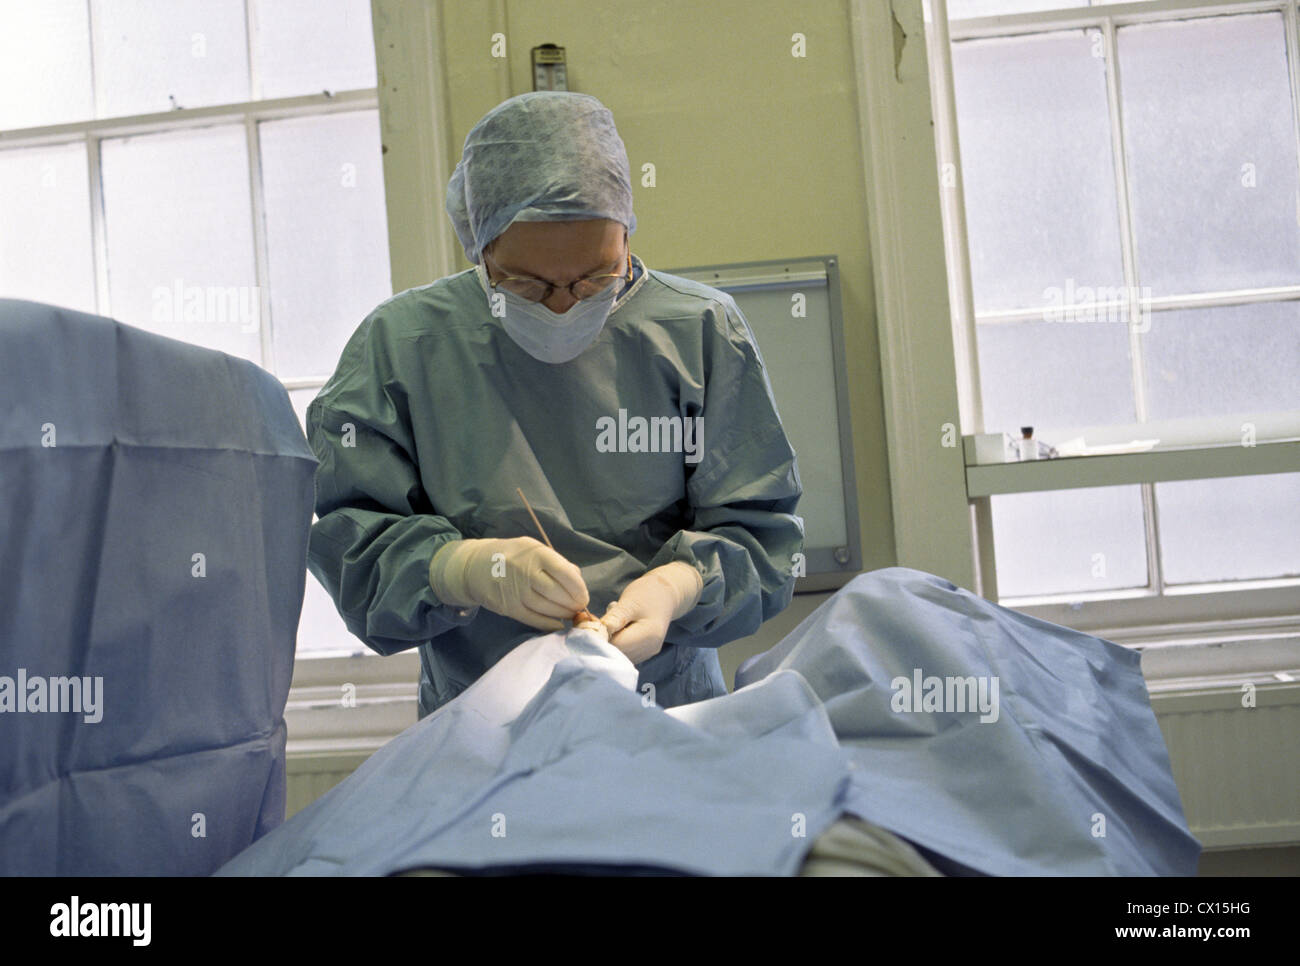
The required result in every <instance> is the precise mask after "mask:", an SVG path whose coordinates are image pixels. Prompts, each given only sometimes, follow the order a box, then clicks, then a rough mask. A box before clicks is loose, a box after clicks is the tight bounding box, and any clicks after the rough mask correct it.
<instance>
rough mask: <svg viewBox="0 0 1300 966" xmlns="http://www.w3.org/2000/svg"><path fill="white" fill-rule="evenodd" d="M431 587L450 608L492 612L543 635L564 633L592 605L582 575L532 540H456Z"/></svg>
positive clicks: (440, 556) (443, 554) (435, 567)
mask: <svg viewBox="0 0 1300 966" xmlns="http://www.w3.org/2000/svg"><path fill="white" fill-rule="evenodd" d="M498 554H499V556H498ZM429 586H430V587H432V588H433V592H434V593H435V594H436V595H437V596H438V599H439V600H441V601H442V602H443V603H444V604H451V605H452V606H453V607H471V606H482V607H486V608H487V609H488V610H490V611H493V612H494V613H497V614H501V615H503V616H505V617H511V618H514V619H515V620H517V621H520V622H522V623H524V624H527V625H528V626H529V627H536V628H538V629H539V630H543V631H560V630H564V629H565V626H564V623H563V621H565V620H568V619H570V618H572V617H573V615H574V612H575V611H579V610H582V609H583V608H584V607H586V606H587V603H588V602H589V600H590V598H589V597H588V596H587V585H586V583H585V582H584V581H583V579H582V571H581V570H579V569H578V568H577V567H576V566H574V565H573V564H571V563H570V562H569V561H567V560H565V559H564V557H562V556H561V555H560V554H559V553H557V552H556V551H554V550H552V549H551V548H550V547H548V546H546V544H544V543H541V542H539V541H537V540H534V539H533V538H532V537H514V538H512V539H509V540H452V541H451V542H449V543H447V544H445V545H444V546H442V547H440V548H439V549H438V552H437V553H435V554H434V555H433V559H432V560H431V561H430V562H429Z"/></svg>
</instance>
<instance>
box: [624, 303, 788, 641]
mask: <svg viewBox="0 0 1300 966" xmlns="http://www.w3.org/2000/svg"><path fill="white" fill-rule="evenodd" d="M703 324H704V326H705V330H704V331H705V336H704V339H705V346H704V351H705V365H706V372H707V377H706V383H705V390H704V404H703V408H702V411H701V412H700V416H701V417H702V419H703V423H702V429H703V434H704V435H703V443H702V445H701V446H700V448H699V454H700V458H699V461H698V463H696V464H695V465H694V467H693V469H692V468H688V473H689V478H688V481H687V495H688V499H689V502H690V505H691V510H692V513H693V517H694V519H693V522H692V524H691V526H690V527H689V528H688V529H683V530H680V531H678V532H677V533H675V534H674V535H673V536H672V537H671V538H670V539H669V540H668V541H667V542H666V543H665V544H664V546H663V548H662V549H661V550H660V551H659V553H658V554H656V555H655V557H654V558H653V559H652V560H651V562H650V564H649V567H650V568H653V567H657V566H660V565H662V564H666V563H669V562H671V561H674V560H680V561H683V562H685V563H688V564H690V565H691V566H693V567H695V568H696V569H697V570H698V571H699V572H700V575H701V576H702V577H703V578H704V587H703V590H702V591H701V592H700V600H699V603H698V604H697V605H696V606H695V608H694V609H693V610H691V611H690V613H688V614H686V615H685V616H683V617H681V618H680V619H678V620H676V621H674V622H673V623H672V624H671V625H670V626H669V629H668V634H667V637H666V638H665V640H668V641H672V642H675V643H682V644H688V645H690V646H692V647H719V646H721V645H722V644H726V643H727V642H728V641H733V640H736V639H738V638H741V637H745V636H747V635H749V634H752V633H754V632H755V631H757V630H758V628H759V625H761V624H762V623H763V622H764V621H766V620H767V619H768V618H770V617H773V616H774V615H776V614H779V613H780V612H781V611H782V610H784V609H785V608H786V606H788V605H789V603H790V598H791V596H792V595H793V593H794V575H793V572H794V570H795V564H796V560H797V557H796V555H797V554H801V553H802V551H803V539H804V528H803V520H802V519H801V518H799V517H798V516H796V515H795V509H796V507H797V506H798V503H799V498H800V496H802V495H803V486H802V484H801V483H800V481H799V470H798V466H797V464H796V461H795V453H794V449H793V448H792V447H791V445H790V441H789V439H787V437H786V435H785V430H784V428H783V427H782V425H781V420H780V417H779V416H778V415H777V410H776V401H775V399H774V398H773V395H772V386H771V383H770V381H769V380H768V377H767V370H766V369H765V368H764V365H763V358H762V356H761V355H760V353H759V351H758V345H757V343H756V342H755V341H754V336H753V333H752V332H751V331H750V328H749V324H748V323H747V322H746V321H745V317H744V315H742V314H741V311H740V309H739V307H738V306H737V305H736V303H735V301H734V300H733V299H732V298H731V297H730V296H727V295H726V294H725V293H722V299H721V300H719V301H718V302H716V303H714V304H713V305H712V306H711V308H710V309H709V310H708V311H706V313H705V318H704V320H703Z"/></svg>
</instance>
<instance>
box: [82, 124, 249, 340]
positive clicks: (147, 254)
mask: <svg viewBox="0 0 1300 966" xmlns="http://www.w3.org/2000/svg"><path fill="white" fill-rule="evenodd" d="M102 156H103V183H104V210H105V223H106V226H107V235H108V277H109V291H110V294H111V298H112V315H113V316H114V317H115V318H117V319H120V320H121V321H123V322H127V323H129V324H131V325H136V326H139V327H141V328H144V329H149V330H150V331H153V332H158V333H160V334H161V335H166V336H170V337H171V338H174V339H181V340H182V341H185V342H191V343H194V344H195V345H201V346H206V347H207V348H210V349H220V350H221V351H223V352H229V353H230V354H232V355H237V356H243V357H244V358H246V359H251V360H252V361H254V362H257V363H259V364H260V363H261V359H262V352H261V342H260V338H261V337H260V335H259V334H258V330H259V328H260V324H261V307H260V304H261V299H260V296H259V292H258V289H257V287H256V285H257V279H256V269H255V264H254V259H253V227H252V215H251V214H250V212H251V210H252V205H251V201H250V198H249V191H248V158H247V154H246V149H245V142H244V128H243V126H242V125H221V126H218V127H209V128H199V129H195V130H186V131H180V132H177V133H174V134H156V135H150V136H148V137H135V138H116V139H111V140H106V141H104V142H103V154H102Z"/></svg>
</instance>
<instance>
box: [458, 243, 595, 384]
mask: <svg viewBox="0 0 1300 966" xmlns="http://www.w3.org/2000/svg"><path fill="white" fill-rule="evenodd" d="M479 274H480V276H481V277H483V278H484V280H485V281H486V273H485V272H484V270H483V266H482V265H479ZM496 291H497V292H498V293H500V294H501V295H502V296H503V297H504V301H505V310H506V314H505V318H504V319H502V320H501V321H502V323H503V324H504V325H505V330H506V334H507V335H509V336H510V338H511V339H513V340H514V341H515V344H516V345H518V346H519V348H521V349H523V350H524V351H525V352H527V353H528V354H529V355H530V356H532V357H533V358H534V359H537V360H539V361H541V362H549V363H552V364H558V363H561V362H568V361H569V360H571V359H576V358H577V357H578V356H580V355H581V354H582V353H583V352H584V351H585V350H586V349H587V347H588V346H590V345H591V344H592V343H593V342H595V341H596V337H597V336H598V335H600V330H601V329H603V328H604V327H605V320H606V319H607V318H609V313H610V310H611V309H612V308H613V307H614V295H615V291H614V286H613V285H610V286H609V287H608V288H607V289H606V290H605V291H603V292H601V293H600V294H599V295H594V296H592V297H591V298H589V299H583V300H582V301H581V302H575V303H574V304H573V306H572V307H571V308H570V309H569V311H567V312H565V313H564V314H563V315H561V314H559V313H558V312H552V311H551V310H550V309H548V308H547V307H546V306H545V305H542V303H540V302H530V301H528V300H527V299H523V298H520V297H519V296H518V295H515V294H514V293H513V292H511V291H508V290H507V289H503V288H499V289H497V290H496Z"/></svg>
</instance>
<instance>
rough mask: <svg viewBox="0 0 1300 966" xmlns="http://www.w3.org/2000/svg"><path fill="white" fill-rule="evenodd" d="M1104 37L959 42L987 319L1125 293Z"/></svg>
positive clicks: (961, 113) (978, 292)
mask: <svg viewBox="0 0 1300 966" xmlns="http://www.w3.org/2000/svg"><path fill="white" fill-rule="evenodd" d="M1094 36H1096V31H1082V30H1077V31H1070V32H1056V33H1050V34H1042V35H1038V36H1032V37H996V38H992V39H988V40H968V41H962V42H960V43H955V44H953V52H952V56H953V74H954V85H955V91H956V101H957V127H958V134H959V138H960V146H961V160H962V184H963V187H964V190H965V194H966V227H967V233H968V236H969V241H970V261H971V280H972V285H973V287H974V294H975V309H976V311H978V312H984V311H990V310H998V309H1014V308H1030V307H1033V306H1038V305H1042V304H1044V303H1045V302H1049V301H1050V300H1051V296H1050V294H1049V293H1048V292H1047V290H1048V289H1053V288H1054V289H1057V290H1058V291H1059V292H1063V291H1064V290H1065V289H1066V287H1067V286H1069V285H1072V286H1073V287H1080V286H1087V287H1091V288H1096V287H1101V286H1105V287H1119V286H1122V285H1123V284H1124V271H1123V263H1122V260H1121V257H1120V237H1119V216H1118V214H1117V210H1118V209H1117V208H1116V201H1115V195H1116V193H1115V173H1114V161H1113V158H1112V155H1111V140H1110V122H1109V120H1108V119H1107V118H1108V115H1107V110H1106V62H1105V59H1104V58H1102V57H1094V56H1093V55H1092V52H1093V40H1092V38H1093V37H1094Z"/></svg>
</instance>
